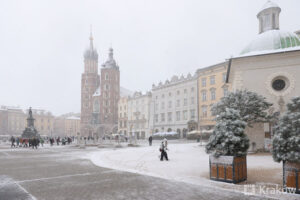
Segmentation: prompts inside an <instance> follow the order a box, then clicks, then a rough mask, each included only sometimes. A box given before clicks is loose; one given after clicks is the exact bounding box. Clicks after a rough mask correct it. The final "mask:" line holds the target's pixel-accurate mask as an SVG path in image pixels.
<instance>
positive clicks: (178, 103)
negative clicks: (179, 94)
mask: <svg viewBox="0 0 300 200" xmlns="http://www.w3.org/2000/svg"><path fill="white" fill-rule="evenodd" d="M176 106H177V107H179V106H180V100H179V99H178V100H177V101H176Z"/></svg>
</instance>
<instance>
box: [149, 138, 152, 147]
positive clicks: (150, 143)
mask: <svg viewBox="0 0 300 200" xmlns="http://www.w3.org/2000/svg"><path fill="white" fill-rule="evenodd" d="M152 139H153V138H152V136H150V137H149V146H152Z"/></svg>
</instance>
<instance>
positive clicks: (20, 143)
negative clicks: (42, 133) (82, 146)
mask: <svg viewBox="0 0 300 200" xmlns="http://www.w3.org/2000/svg"><path fill="white" fill-rule="evenodd" d="M45 140H46V142H47V143H50V145H51V146H53V144H54V143H55V142H56V144H57V145H59V144H60V143H61V144H62V145H66V144H70V143H71V142H72V138H70V137H64V138H60V137H57V138H48V137H47V138H45V139H44V138H42V137H40V138H37V137H34V138H30V139H28V138H19V137H14V136H11V138H10V141H11V148H13V147H14V148H16V147H32V148H35V149H37V148H38V146H40V145H41V146H42V147H43V146H44V143H45Z"/></svg>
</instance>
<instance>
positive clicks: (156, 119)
mask: <svg viewBox="0 0 300 200" xmlns="http://www.w3.org/2000/svg"><path fill="white" fill-rule="evenodd" d="M154 121H155V122H156V123H157V122H158V114H156V115H155V116H154Z"/></svg>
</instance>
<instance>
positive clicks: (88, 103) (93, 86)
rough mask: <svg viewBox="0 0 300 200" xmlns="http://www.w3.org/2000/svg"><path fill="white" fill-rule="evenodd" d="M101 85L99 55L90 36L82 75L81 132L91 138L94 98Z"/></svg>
mask: <svg viewBox="0 0 300 200" xmlns="http://www.w3.org/2000/svg"><path fill="white" fill-rule="evenodd" d="M99 85H100V77H99V75H98V53H97V50H96V49H95V48H94V46H93V36H92V33H91V35H90V47H89V48H88V49H87V50H86V51H85V52H84V73H83V74H82V75H81V120H80V131H81V135H82V136H91V135H92V127H90V124H91V123H92V120H93V116H92V113H93V101H92V97H93V94H94V93H95V91H96V90H97V88H98V87H99Z"/></svg>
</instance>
